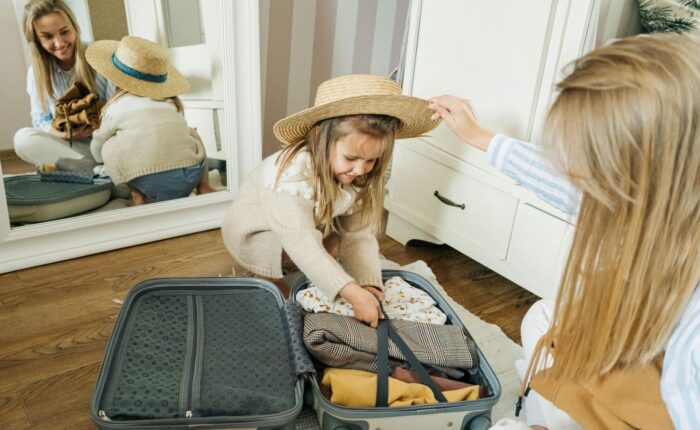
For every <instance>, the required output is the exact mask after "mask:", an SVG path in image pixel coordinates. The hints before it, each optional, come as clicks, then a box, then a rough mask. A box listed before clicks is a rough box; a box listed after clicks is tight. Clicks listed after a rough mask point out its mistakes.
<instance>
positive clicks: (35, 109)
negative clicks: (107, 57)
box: [14, 0, 114, 165]
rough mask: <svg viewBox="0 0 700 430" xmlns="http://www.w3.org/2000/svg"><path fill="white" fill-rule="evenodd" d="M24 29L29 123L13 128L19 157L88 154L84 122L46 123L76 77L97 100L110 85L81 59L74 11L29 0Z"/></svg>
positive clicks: (40, 159) (37, 159) (53, 0)
mask: <svg viewBox="0 0 700 430" xmlns="http://www.w3.org/2000/svg"><path fill="white" fill-rule="evenodd" d="M24 35H25V37H26V39H27V43H28V44H29V49H30V52H31V54H32V65H31V66H30V67H29V70H28V72H27V93H28V94H29V98H30V101H31V116H32V127H26V128H22V129H20V130H19V131H18V132H17V133H16V134H15V139H14V145H15V152H16V153H17V155H18V156H19V157H20V158H21V159H23V160H24V161H26V162H28V163H31V164H34V165H41V164H44V163H55V162H56V160H58V159H59V158H62V157H63V158H83V157H87V158H89V159H92V155H91V154H90V137H91V136H92V132H93V130H92V128H91V127H89V126H85V127H81V128H74V129H73V130H72V139H71V140H72V143H70V142H69V135H68V132H67V131H59V130H57V129H56V128H54V127H52V126H51V122H52V120H53V118H54V115H55V105H56V100H58V99H59V98H60V97H61V96H62V95H63V94H64V93H65V92H66V91H67V90H68V89H69V88H70V86H71V85H72V84H73V83H75V82H81V83H83V84H84V85H85V86H86V87H87V88H88V89H89V90H90V92H92V93H96V94H97V95H98V96H99V98H100V99H101V100H107V99H108V98H109V97H110V96H111V94H112V93H113V92H114V87H113V86H112V85H111V84H110V83H109V82H108V81H107V80H106V79H105V78H104V77H102V76H100V75H99V74H97V73H96V72H95V71H94V70H93V69H92V68H91V67H90V66H89V65H88V63H87V61H85V47H84V46H83V45H82V43H81V41H80V28H79V27H78V23H77V21H76V19H75V15H74V14H73V12H72V11H71V10H70V8H69V7H68V6H67V5H66V4H65V3H64V2H63V1H62V0H31V1H29V2H28V3H27V4H26V6H25V7H24Z"/></svg>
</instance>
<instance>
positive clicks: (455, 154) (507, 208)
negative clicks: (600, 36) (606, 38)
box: [386, 0, 597, 298]
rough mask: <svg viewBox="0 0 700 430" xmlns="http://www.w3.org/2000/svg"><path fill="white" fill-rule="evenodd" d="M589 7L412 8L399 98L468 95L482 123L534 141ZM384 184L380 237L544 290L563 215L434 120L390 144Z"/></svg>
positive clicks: (564, 231) (559, 261)
mask: <svg viewBox="0 0 700 430" xmlns="http://www.w3.org/2000/svg"><path fill="white" fill-rule="evenodd" d="M596 1H597V0H528V1H516V0H489V1H483V0H441V1H428V0H423V1H414V2H413V4H412V9H411V14H410V20H411V21H410V23H409V30H408V41H407V51H406V61H405V73H404V82H403V87H404V92H405V93H407V94H411V95H414V96H417V97H422V98H429V97H432V96H436V95H440V94H452V95H457V96H460V97H465V98H469V99H471V100H472V102H473V104H474V106H475V110H476V112H477V115H478V118H479V120H480V122H481V123H482V124H484V125H485V126H486V127H488V128H490V129H492V130H495V131H497V132H501V133H504V134H507V135H509V136H512V137H514V138H517V139H521V140H524V141H529V142H535V143H536V142H537V138H538V136H539V133H540V128H541V126H542V122H543V120H544V117H545V115H546V112H547V109H548V107H549V105H550V104H551V102H552V100H553V96H554V93H553V86H554V84H555V83H556V82H557V81H558V80H559V79H560V78H561V77H562V76H563V74H562V71H563V68H564V66H565V65H566V64H568V63H569V62H570V61H572V60H573V59H575V58H577V57H579V56H580V55H581V54H582V53H583V52H584V51H586V50H587V49H588V48H587V47H588V46H591V43H590V42H591V40H592V36H593V34H594V33H595V30H596V29H595V24H594V23H595V22H596V19H597V5H596V4H595V3H596ZM388 189H389V192H388V195H387V198H386V207H387V209H388V210H389V221H388V225H387V234H388V235H389V236H390V237H392V238H394V239H396V240H397V241H399V242H401V243H404V244H405V243H406V242H407V241H409V240H411V239H422V240H428V241H432V242H435V243H447V244H449V245H450V246H452V247H453V248H455V249H457V250H459V251H460V252H462V253H464V254H466V255H467V256H469V257H471V258H472V259H474V260H476V261H478V262H480V263H482V264H483V265H485V266H487V267H489V268H491V269H492V270H494V271H496V272H498V273H500V274H501V275H503V276H505V277H506V278H508V279H510V280H512V281H514V282H515V283H517V284H519V285H521V286H522V287H524V288H526V289H528V290H530V291H531V292H533V293H534V294H536V295H538V296H540V297H543V298H553V297H554V296H555V295H556V291H557V287H558V282H559V278H560V276H561V272H562V269H563V265H564V263H565V261H566V257H567V253H568V249H569V247H570V244H571V238H572V234H573V229H574V224H575V219H572V218H571V217H569V216H567V215H566V214H565V213H563V212H561V211H559V210H558V209H556V208H554V207H553V206H550V205H549V204H547V203H546V202H544V201H542V200H540V199H539V198H537V197H536V196H535V195H534V194H533V193H531V192H529V191H528V190H525V189H524V188H522V187H521V186H519V185H518V184H517V183H515V182H514V181H512V180H511V179H510V178H508V177H506V176H505V175H503V174H501V173H500V172H499V171H497V170H495V169H494V168H492V167H491V166H490V165H489V164H488V163H487V161H486V158H485V153H484V152H482V151H479V150H477V149H474V148H472V147H470V146H468V145H467V144H465V143H462V142H461V141H459V140H458V139H457V138H456V137H455V136H454V135H453V134H452V132H451V131H450V130H449V129H448V128H447V126H445V125H444V124H442V125H440V126H439V127H438V128H437V129H436V130H434V131H433V132H431V133H430V135H429V136H427V137H421V138H416V139H407V140H402V141H398V142H397V148H396V151H395V153H394V160H393V165H392V172H391V179H390V181H389V187H388Z"/></svg>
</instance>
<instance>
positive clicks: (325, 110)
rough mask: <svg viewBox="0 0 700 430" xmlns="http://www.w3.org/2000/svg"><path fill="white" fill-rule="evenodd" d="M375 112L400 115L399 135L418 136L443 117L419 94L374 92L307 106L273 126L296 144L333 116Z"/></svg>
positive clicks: (281, 137)
mask: <svg viewBox="0 0 700 430" xmlns="http://www.w3.org/2000/svg"><path fill="white" fill-rule="evenodd" d="M361 114H375V115H387V116H392V117H394V118H397V119H398V120H399V121H400V122H401V124H400V125H399V128H398V129H397V131H396V138H397V139H403V138H409V137H416V136H420V135H422V134H425V133H427V132H429V131H430V130H432V129H434V128H435V127H437V125H438V124H439V123H440V120H439V119H437V120H433V119H431V116H432V114H433V111H431V110H430V109H428V101H427V100H423V99H420V98H417V97H411V96H405V95H401V94H396V95H372V96H359V97H349V98H345V99H342V100H338V101H335V102H331V103H327V104H324V105H321V106H314V107H312V108H309V109H305V110H303V111H301V112H298V113H296V114H294V115H291V116H288V117H287V118H284V119H281V120H279V121H277V122H276V123H275V125H274V127H273V131H274V133H275V137H277V139H279V140H280V141H281V142H282V143H284V144H285V145H292V144H295V143H298V142H300V141H301V140H303V139H305V138H306V135H307V134H308V133H309V131H311V129H312V128H313V126H314V124H316V123H317V122H319V121H323V120H325V119H329V118H336V117H340V116H347V115H361Z"/></svg>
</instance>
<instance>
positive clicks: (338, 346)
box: [304, 313, 479, 379]
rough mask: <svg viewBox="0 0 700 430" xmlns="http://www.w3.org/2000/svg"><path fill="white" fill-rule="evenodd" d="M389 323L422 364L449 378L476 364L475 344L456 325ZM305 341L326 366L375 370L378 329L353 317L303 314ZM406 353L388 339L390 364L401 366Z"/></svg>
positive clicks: (310, 351) (409, 322)
mask: <svg viewBox="0 0 700 430" xmlns="http://www.w3.org/2000/svg"><path fill="white" fill-rule="evenodd" d="M390 324H391V325H392V327H393V328H394V330H396V332H397V333H398V334H399V335H400V336H401V338H402V339H403V340H404V341H405V342H406V344H407V345H408V347H409V348H410V349H411V351H413V353H414V354H415V355H416V357H417V359H418V360H419V361H420V362H421V363H422V364H424V365H427V366H430V367H433V368H435V369H437V370H439V371H441V372H443V373H444V374H445V375H447V376H448V377H450V378H454V379H459V378H461V377H463V376H464V374H465V371H467V370H474V369H476V368H477V367H478V365H479V361H478V355H477V352H476V344H475V343H474V341H473V340H472V339H471V338H470V337H469V336H467V334H466V333H464V331H462V329H461V328H460V327H458V326H455V325H437V324H425V323H419V322H413V321H403V320H390ZM304 344H305V345H306V349H307V350H308V351H309V353H310V354H311V355H313V356H314V357H315V358H316V359H317V360H318V361H320V362H321V363H323V364H324V365H326V366H329V367H339V368H351V369H358V370H366V371H370V372H374V373H376V372H377V330H376V329H373V328H371V327H369V326H367V325H365V324H363V323H362V322H360V321H358V320H356V319H355V318H352V317H346V316H342V315H334V314H327V313H320V314H306V316H305V317H304ZM403 361H405V357H404V356H403V354H402V353H401V351H399V349H398V348H397V347H396V345H395V344H394V343H393V342H391V341H390V342H389V364H390V366H391V367H392V368H394V367H398V366H400V365H401V364H402V363H403Z"/></svg>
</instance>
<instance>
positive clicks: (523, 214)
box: [507, 203, 574, 299]
mask: <svg viewBox="0 0 700 430" xmlns="http://www.w3.org/2000/svg"><path fill="white" fill-rule="evenodd" d="M573 233H574V226H573V225H571V224H569V223H567V222H565V221H563V220H561V219H559V218H556V217H553V216H551V215H549V214H548V213H545V212H543V211H541V210H540V209H537V208H535V207H534V206H532V205H529V204H527V203H521V204H520V207H519V208H518V216H517V217H516V219H515V223H514V225H513V236H512V239H511V241H510V248H509V250H508V261H507V263H508V269H509V271H510V273H512V275H511V279H513V280H514V281H515V282H516V283H518V284H520V285H522V286H523V287H525V288H527V289H528V290H530V291H531V292H533V293H535V294H537V295H538V296H540V297H542V298H545V299H554V298H555V297H556V295H557V291H558V290H559V283H560V280H561V274H562V271H563V269H564V265H565V263H566V259H567V256H568V255H569V248H570V247H571V240H572V239H573Z"/></svg>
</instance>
